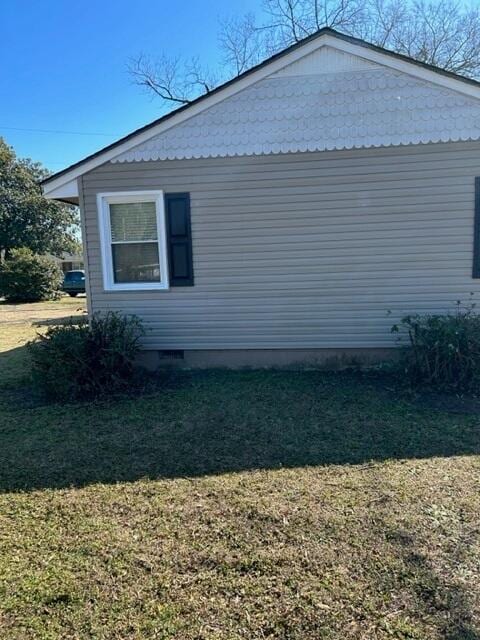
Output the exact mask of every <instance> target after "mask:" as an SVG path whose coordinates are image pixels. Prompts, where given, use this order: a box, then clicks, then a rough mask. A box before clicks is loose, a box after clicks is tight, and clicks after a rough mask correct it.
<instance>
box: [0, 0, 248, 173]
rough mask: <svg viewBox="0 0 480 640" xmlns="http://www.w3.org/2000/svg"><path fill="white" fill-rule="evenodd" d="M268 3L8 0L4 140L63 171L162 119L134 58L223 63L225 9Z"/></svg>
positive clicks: (1, 53)
mask: <svg viewBox="0 0 480 640" xmlns="http://www.w3.org/2000/svg"><path fill="white" fill-rule="evenodd" d="M259 6H260V0H236V1H235V2H232V3H225V2H224V1H222V0H209V1H208V2H200V1H199V0H197V1H194V0H183V1H182V2H177V3H175V2H171V1H168V0H150V1H148V0H97V1H96V2H94V1H93V0H84V1H83V2H81V3H78V2H71V1H68V0H62V1H60V0H44V2H35V1H33V0H29V1H22V0H10V1H8V2H7V1H5V2H2V3H1V4H0V24H1V25H2V28H1V31H2V37H1V38H0V60H2V74H1V87H0V92H1V96H0V136H2V137H3V138H4V139H5V140H6V141H7V142H8V144H10V145H12V146H13V147H14V149H15V151H16V152H17V154H18V155H19V156H21V157H25V156H28V157H31V158H32V159H33V160H37V161H41V162H42V163H44V164H45V165H46V166H47V167H48V168H49V169H51V170H52V171H59V170H60V169H62V168H63V167H65V166H67V165H69V164H71V163H73V162H75V161H77V160H80V159H81V158H82V157H84V156H85V155H88V154H89V153H92V152H94V151H96V150H97V149H99V148H101V147H103V146H105V145H107V144H109V143H110V142H113V141H114V140H116V139H117V138H119V137H121V136H122V135H125V134H127V133H129V132H130V131H132V130H133V129H136V128H137V127H140V126H142V125H144V124H146V123H148V122H150V121H151V120H154V119H155V118H157V117H159V116H160V115H162V110H161V105H160V102H159V101H155V100H151V99H150V98H149V97H148V96H147V95H145V94H144V93H142V91H141V89H140V88H139V87H136V86H134V85H133V84H132V83H131V80H130V78H129V76H128V73H127V71H126V64H127V61H128V58H130V57H132V56H135V55H137V54H138V53H140V52H144V53H147V54H151V55H155V54H161V53H162V52H165V53H167V54H171V55H182V54H184V55H186V56H187V57H191V56H192V55H198V56H200V57H201V59H202V60H206V61H207V63H209V64H211V65H212V66H214V65H215V63H216V62H217V61H218V49H217V22H218V18H219V17H221V16H225V15H226V13H225V12H226V8H228V11H229V12H234V13H235V14H242V13H244V12H246V11H251V10H256V9H258V8H259ZM19 129H22V130H19ZM25 129H30V130H32V131H25ZM33 130H37V131H33ZM38 130H43V131H59V132H66V131H68V132H79V133H80V134H88V135H75V134H73V133H50V132H48V133H42V132H41V131H38ZM90 134H105V135H90Z"/></svg>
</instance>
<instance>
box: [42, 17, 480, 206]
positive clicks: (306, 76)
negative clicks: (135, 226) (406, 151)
mask: <svg viewBox="0 0 480 640" xmlns="http://www.w3.org/2000/svg"><path fill="white" fill-rule="evenodd" d="M479 105H480V85H479V84H478V83H476V82H475V81H471V80H469V79H466V78H461V77H460V76H455V75H454V74H451V73H448V72H444V71H442V70H440V69H435V68H433V67H429V66H428V65H424V64H422V63H418V62H415V61H413V60H410V59H408V58H406V57H404V56H401V55H398V54H394V53H392V52H388V51H385V50H382V49H381V48H379V47H375V46H373V45H369V44H368V43H365V42H363V41H361V40H358V39H355V38H351V37H349V36H344V35H341V34H338V33H336V32H333V31H332V30H331V29H324V30H322V31H321V32H319V33H318V34H315V35H314V36H311V37H309V38H306V39H305V40H304V41H303V42H301V43H298V44H296V45H294V46H293V47H291V48H290V49H287V50H286V51H284V52H281V53H279V54H276V55H275V56H273V57H272V58H271V59H269V60H268V61H266V62H264V63H262V64H260V65H259V66H258V67H255V68H253V69H251V70H250V71H248V72H246V73H245V74H243V75H242V76H240V77H239V78H236V79H234V80H232V81H230V82H228V83H226V84H225V85H223V86H222V87H219V88H218V89H216V90H214V91H212V92H211V93H210V94H207V95H206V96H202V97H200V98H199V99H197V100H195V101H194V102H193V103H191V104H190V105H187V106H185V107H182V108H180V109H178V110H176V111H174V112H172V113H170V114H167V116H164V117H163V118H160V119H159V120H158V121H156V122H154V123H152V124H151V125H148V126H147V127H144V128H143V129H140V130H138V131H137V132H134V133H133V134H130V135H129V136H127V137H126V138H124V139H122V140H120V141H119V142H117V143H114V144H113V145H110V146H109V147H107V148H105V149H104V150H102V151H100V152H98V153H97V154H94V155H93V156H90V157H89V158H86V159H85V160H83V161H81V162H79V163H77V164H76V165H73V166H72V167H70V168H69V169H66V170H64V171H62V172H60V173H58V174H56V175H54V176H51V177H50V178H48V179H47V180H46V181H44V183H43V187H44V192H45V194H46V195H47V197H53V198H54V197H56V192H57V190H58V189H59V188H60V187H62V185H64V184H65V183H67V182H70V181H72V180H75V179H76V178H77V177H79V176H81V175H82V174H84V173H86V172H87V171H90V170H91V169H93V168H95V167H97V166H99V165H101V164H104V163H105V162H131V161H148V160H161V159H170V158H172V159H177V158H197V157H198V158H200V157H226V156H232V155H233V156H235V155H248V154H252V155H256V154H269V153H289V152H296V151H317V150H325V149H345V148H348V149H350V148H359V147H372V146H392V145H402V144H418V143H420V142H440V141H458V140H475V139H478V138H479V137H480V107H479Z"/></svg>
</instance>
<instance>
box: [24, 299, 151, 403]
mask: <svg viewBox="0 0 480 640" xmlns="http://www.w3.org/2000/svg"><path fill="white" fill-rule="evenodd" d="M143 333H144V332H143V329H142V325H141V322H140V320H139V319H138V318H137V317H136V316H122V315H120V314H118V313H112V312H110V313H107V314H106V315H104V316H100V315H95V316H93V318H92V319H91V320H90V323H89V324H83V325H82V324H75V323H74V322H73V321H72V322H71V323H69V324H66V325H63V326H56V327H50V328H49V329H48V331H47V333H46V334H45V335H44V336H38V338H37V339H36V340H35V341H33V342H30V343H29V344H28V348H29V351H30V354H31V357H32V376H33V380H34V383H35V384H36V385H37V386H38V388H39V389H40V390H41V391H42V392H43V393H44V394H45V395H47V396H48V397H50V398H54V399H57V400H65V399H81V398H87V397H88V398H91V397H95V396H99V395H103V394H106V393H111V392H114V391H119V390H122V389H125V388H127V387H128V386H129V385H130V384H131V383H132V381H133V379H134V376H135V365H134V361H135V358H136V356H137V354H138V351H139V339H140V337H141V336H142V335H143Z"/></svg>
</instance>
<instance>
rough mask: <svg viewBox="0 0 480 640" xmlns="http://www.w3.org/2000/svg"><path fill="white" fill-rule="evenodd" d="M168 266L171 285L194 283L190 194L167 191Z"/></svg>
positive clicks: (178, 285) (180, 285) (189, 284)
mask: <svg viewBox="0 0 480 640" xmlns="http://www.w3.org/2000/svg"><path fill="white" fill-rule="evenodd" d="M165 216H166V223H167V247H168V268H169V272H170V274H169V275H170V286H171V287H189V286H192V285H193V261H192V230H191V226H190V194H189V193H166V194H165Z"/></svg>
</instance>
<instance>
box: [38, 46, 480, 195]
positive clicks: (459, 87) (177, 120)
mask: <svg viewBox="0 0 480 640" xmlns="http://www.w3.org/2000/svg"><path fill="white" fill-rule="evenodd" d="M327 45H328V46H330V47H334V48H337V49H339V50H340V51H344V52H346V53H350V54H353V55H356V56H358V57H361V58H364V59H366V60H370V61H371V62H376V63H377V64H380V65H383V66H385V67H389V68H391V69H396V70H398V71H401V72H403V73H407V74H409V75H411V76H414V77H417V78H420V79H422V80H425V81H427V82H432V83H434V84H437V85H440V86H444V87H446V88H449V89H453V90H454V91H457V92H459V93H463V94H465V95H468V96H471V97H474V98H477V99H480V87H476V86H475V85H471V84H468V83H467V82H462V81H461V80H457V79H455V78H451V77H449V76H444V75H442V74H441V73H438V72H436V71H434V70H430V69H427V68H424V67H422V66H420V65H416V64H415V63H414V62H409V61H408V60H403V59H401V58H397V57H395V56H391V55H389V54H388V53H382V52H380V51H376V50H375V49H371V48H370V47H368V46H362V45H360V44H355V43H352V42H347V41H345V40H343V39H342V38H338V37H336V36H333V35H330V34H323V35H321V36H319V37H318V38H317V39H313V40H311V41H310V42H306V43H305V44H304V45H303V46H302V47H298V48H297V49H295V50H294V51H291V52H290V53H288V54H286V55H284V56H280V57H279V58H278V59H276V60H272V62H270V63H269V64H267V65H265V66H263V67H261V68H260V69H258V70H257V71H254V72H252V73H250V74H248V75H247V76H245V77H243V78H241V77H240V78H238V79H236V80H235V81H234V82H232V84H230V85H229V86H228V87H225V88H224V89H223V90H220V91H218V93H215V94H213V95H211V96H207V97H205V98H204V99H202V100H201V101H200V102H198V103H197V104H192V105H191V106H190V107H189V108H187V109H184V110H182V111H181V112H180V113H178V114H176V115H172V116H171V117H170V118H168V119H167V120H165V121H164V122H159V123H158V124H157V125H156V126H152V127H149V128H148V129H147V130H146V131H142V132H140V133H138V135H135V136H134V137H132V138H130V139H129V140H126V141H125V142H124V143H121V144H118V145H115V147H114V148H113V149H109V150H107V151H105V152H103V153H100V154H99V155H98V156H96V157H95V158H92V159H91V160H89V161H87V162H85V163H83V164H81V166H79V167H75V168H72V170H71V171H68V172H67V173H66V174H64V175H62V176H59V177H58V178H57V179H56V180H53V181H52V182H50V183H48V184H47V185H45V186H44V187H43V190H44V194H45V196H47V197H53V196H52V195H50V194H52V193H53V192H54V191H55V192H56V191H57V190H58V189H60V187H62V186H63V185H65V184H66V183H67V182H68V183H70V182H72V181H74V180H76V178H78V177H79V176H81V175H83V174H85V173H87V172H88V171H91V170H92V169H95V168H96V167H98V166H100V165H102V164H104V163H105V162H109V161H110V160H112V159H113V158H115V157H117V156H119V155H121V154H122V153H125V152H126V151H129V150H130V149H132V148H133V147H136V146H137V145H140V144H142V143H143V142H146V141H147V140H150V138H153V137H155V136H158V135H159V134H161V133H163V132H164V131H167V130H168V129H171V128H172V127H175V126H177V125H178V124H181V123H182V122H184V121H185V120H188V119H189V118H192V117H194V116H196V115H198V114H199V113H201V112H202V111H205V110H206V109H209V108H210V107H212V106H214V105H216V104H219V103H220V102H222V101H223V100H226V99H227V98H230V97H231V96H233V95H235V94H236V93H239V92H240V91H242V90H243V89H246V88H247V87H249V86H251V85H252V84H254V83H255V82H258V81H259V80H262V79H263V78H266V77H268V76H270V75H272V74H274V73H276V72H277V71H279V70H280V69H283V68H284V67H286V66H287V65H289V64H292V62H296V61H297V60H300V59H301V58H303V57H304V56H307V55H309V54H310V53H313V52H314V51H317V50H318V49H320V48H321V47H323V46H327ZM57 197H60V196H57Z"/></svg>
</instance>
